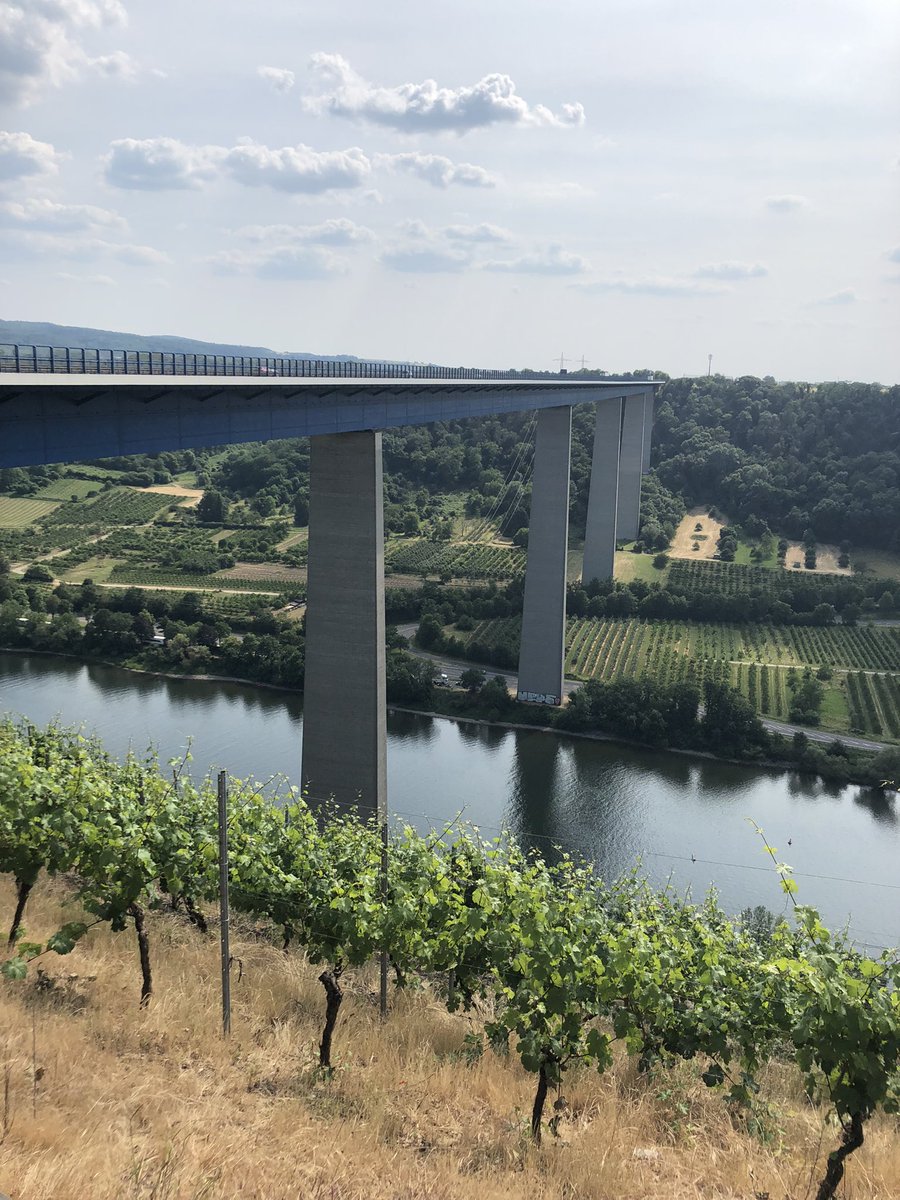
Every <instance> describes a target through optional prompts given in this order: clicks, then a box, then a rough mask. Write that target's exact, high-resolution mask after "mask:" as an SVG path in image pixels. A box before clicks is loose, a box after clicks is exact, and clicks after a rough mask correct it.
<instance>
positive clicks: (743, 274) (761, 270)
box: [694, 261, 769, 280]
mask: <svg viewBox="0 0 900 1200" xmlns="http://www.w3.org/2000/svg"><path fill="white" fill-rule="evenodd" d="M768 273H769V268H768V267H765V266H763V264H762V263H745V262H735V261H730V262H719V263H707V264H706V266H704V267H698V268H697V270H696V271H695V272H694V278H695V279H732V280H736V279H760V278H761V277H762V276H763V275H768Z"/></svg>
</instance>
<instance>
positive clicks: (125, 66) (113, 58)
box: [88, 50, 141, 80]
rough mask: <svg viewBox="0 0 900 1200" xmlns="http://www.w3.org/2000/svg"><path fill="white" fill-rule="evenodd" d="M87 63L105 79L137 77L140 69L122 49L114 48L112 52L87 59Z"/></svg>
mask: <svg viewBox="0 0 900 1200" xmlns="http://www.w3.org/2000/svg"><path fill="white" fill-rule="evenodd" d="M88 64H89V65H90V67H91V68H92V69H93V70H95V71H96V72H97V73H98V74H100V75H105V76H106V78H107V79H125V80H130V79H137V77H138V75H139V74H140V71H141V69H140V66H139V65H138V63H137V62H135V60H134V59H133V58H132V57H131V55H130V54H126V53H125V51H124V50H115V51H114V52H113V53H112V54H101V55H100V57H99V58H91V59H88Z"/></svg>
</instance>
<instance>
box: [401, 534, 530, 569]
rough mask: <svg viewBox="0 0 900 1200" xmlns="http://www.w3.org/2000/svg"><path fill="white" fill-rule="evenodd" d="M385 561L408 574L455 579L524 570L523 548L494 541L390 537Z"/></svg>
mask: <svg viewBox="0 0 900 1200" xmlns="http://www.w3.org/2000/svg"><path fill="white" fill-rule="evenodd" d="M384 561H385V564H386V565H388V566H390V567H391V568H392V569H393V570H394V571H399V572H402V573H405V574H407V575H441V574H448V575H450V576H452V577H454V578H457V579H513V578H515V577H516V576H517V575H521V574H522V572H523V571H524V570H525V551H524V550H521V549H520V548H519V547H518V546H506V545H498V544H497V543H495V542H471V543H469V542H431V541H428V539H427V538H416V537H412V538H391V539H390V540H389V541H388V542H387V543H386V545H385V548H384Z"/></svg>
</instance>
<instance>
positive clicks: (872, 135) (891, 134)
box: [0, 0, 900, 383]
mask: <svg viewBox="0 0 900 1200" xmlns="http://www.w3.org/2000/svg"><path fill="white" fill-rule="evenodd" d="M898 64H900V5H898V4H897V3H896V0H842V2H836V0H756V3H754V4H744V5H737V4H726V3H723V2H722V0H430V2H429V3H427V4H423V3H422V2H421V0H417V2H416V3H412V2H411V0H382V2H381V3H375V2H374V0H330V2H327V0H316V2H311V0H252V2H251V0H0V130H2V131H3V132H0V255H2V259H0V277H2V278H0V286H2V294H3V296H4V304H3V306H2V310H0V315H2V316H4V317H7V318H13V319H20V320H46V321H54V322H58V323H61V324H80V325H93V326H100V327H105V328H113V329H118V330H127V331H132V332H136V333H144V334H152V333H173V334H182V335H185V336H192V337H200V338H205V339H211V340H216V341H229V342H243V343H255V344H265V345H270V346H273V347H275V348H276V349H281V350H307V351H313V352H321V353H350V354H357V355H360V356H378V357H396V358H404V359H412V360H422V361H434V362H440V363H447V364H465V365H473V366H475V365H478V366H498V367H504V366H530V367H535V368H549V367H550V366H551V365H552V361H553V359H554V358H557V359H558V356H559V354H560V353H561V352H563V353H565V354H566V355H567V356H570V358H571V359H572V360H573V362H572V363H570V366H571V365H577V364H578V363H579V362H580V361H581V358H582V356H584V357H585V358H586V360H587V363H588V365H590V366H592V367H599V368H603V369H606V370H608V371H612V372H615V371H617V370H627V369H631V368H636V367H655V368H658V369H661V370H665V371H667V372H669V373H671V374H700V373H705V371H706V367H707V355H708V354H710V353H711V354H712V355H713V369H714V370H719V371H721V372H723V373H724V374H727V375H738V374H744V373H755V374H759V375H764V374H772V375H775V376H776V377H778V378H804V379H827V378H844V379H866V380H873V379H877V380H881V381H882V382H885V383H888V382H897V381H900V142H898V124H900V123H898V116H900V85H898V77H900V70H898Z"/></svg>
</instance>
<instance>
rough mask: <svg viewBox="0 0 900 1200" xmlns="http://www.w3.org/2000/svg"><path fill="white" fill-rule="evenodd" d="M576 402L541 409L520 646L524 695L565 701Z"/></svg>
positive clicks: (545, 700) (531, 698) (523, 697)
mask: <svg viewBox="0 0 900 1200" xmlns="http://www.w3.org/2000/svg"><path fill="white" fill-rule="evenodd" d="M571 444H572V409H571V407H561V408H544V409H541V411H540V413H539V414H538V420H537V434H536V438H535V449H534V476H533V482H532V487H531V516H530V520H529V526H528V561H527V564H526V567H525V596H524V605H523V611H522V642H521V647H520V650H519V690H518V698H519V700H528V701H532V702H536V703H543V704H561V703H562V696H563V663H564V658H565V638H566V551H567V549H568V538H569V466H570V461H571Z"/></svg>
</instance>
